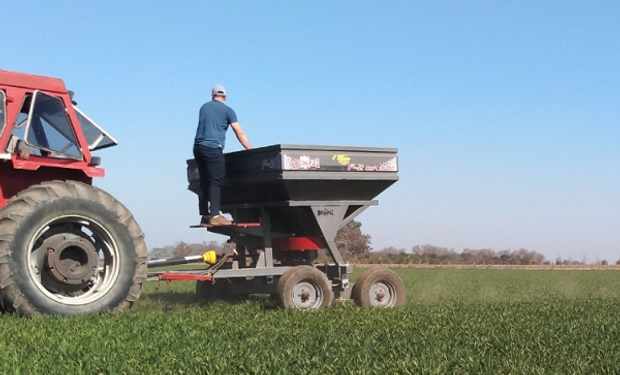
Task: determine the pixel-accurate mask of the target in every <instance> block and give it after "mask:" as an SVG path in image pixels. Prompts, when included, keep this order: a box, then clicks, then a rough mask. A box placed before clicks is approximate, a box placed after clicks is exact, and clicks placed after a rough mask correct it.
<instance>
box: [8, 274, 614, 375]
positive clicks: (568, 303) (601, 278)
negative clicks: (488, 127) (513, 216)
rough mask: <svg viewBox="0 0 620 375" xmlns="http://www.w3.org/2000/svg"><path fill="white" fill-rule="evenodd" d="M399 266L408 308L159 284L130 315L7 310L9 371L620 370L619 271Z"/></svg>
mask: <svg viewBox="0 0 620 375" xmlns="http://www.w3.org/2000/svg"><path fill="white" fill-rule="evenodd" d="M396 272H397V273H399V274H400V275H401V277H402V278H403V281H404V282H405V284H406V287H407V292H408V305H407V306H406V307H405V308H402V309H398V310H378V309H374V310H364V309H359V308H356V307H355V306H353V305H352V304H351V303H350V302H347V303H341V302H337V303H335V304H334V306H333V307H332V308H330V309H326V310H323V311H318V312H310V313H309V312H301V311H283V310H280V309H278V308H277V307H276V306H275V305H274V304H273V302H271V301H270V300H269V298H265V297H262V296H257V297H252V298H250V299H249V300H247V301H244V302H242V303H239V304H234V305H231V304H226V303H223V302H216V303H211V304H204V303H198V302H194V298H193V288H194V285H193V283H189V282H174V283H172V284H170V285H165V284H162V287H161V289H159V290H156V286H157V283H150V284H148V285H147V286H146V289H145V294H144V295H143V297H142V298H141V300H140V301H139V302H138V303H136V305H135V306H134V308H133V309H132V310H131V311H129V312H126V313H123V314H120V315H110V314H101V315H96V316H79V317H39V318H34V319H24V318H19V317H15V316H12V315H5V316H1V317H0V330H1V331H2V332H3V335H2V339H0V373H3V374H31V373H32V374H38V373H40V374H216V373H217V374H220V373H223V374H267V373H268V374H481V373H482V374H616V373H620V350H619V349H620V347H619V345H620V344H619V343H620V340H619V339H620V324H619V323H618V319H617V312H618V311H620V273H617V272H615V271H523V270H452V269H424V270H416V269H399V270H396ZM357 274H359V273H357Z"/></svg>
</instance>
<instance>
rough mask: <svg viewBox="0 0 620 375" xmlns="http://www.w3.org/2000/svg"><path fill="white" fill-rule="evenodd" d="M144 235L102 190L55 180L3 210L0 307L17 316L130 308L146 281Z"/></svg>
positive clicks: (13, 200) (20, 196)
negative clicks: (0, 303)
mask: <svg viewBox="0 0 620 375" xmlns="http://www.w3.org/2000/svg"><path fill="white" fill-rule="evenodd" d="M146 258H147V250H146V245H145V244H144V235H143V234H142V231H141V229H140V227H139V226H138V224H137V223H136V221H135V219H134V217H133V216H132V215H131V213H130V212H129V210H128V209H127V208H126V207H125V206H123V205H122V204H121V203H120V202H118V201H117V200H116V199H114V198H113V197H112V196H111V195H109V194H108V193H106V192H105V191H103V190H101V189H98V188H96V187H93V186H90V185H87V184H84V183H81V182H76V181H50V182H44V183H41V184H39V185H34V186H31V187H30V188H28V189H26V190H24V191H22V192H20V193H19V194H17V195H16V196H14V197H13V198H11V199H10V200H9V202H8V203H7V205H6V206H5V207H4V208H3V209H2V210H1V211H0V301H1V302H2V304H3V307H4V310H6V311H13V312H16V313H17V314H19V315H25V316H33V315H38V314H59V315H76V314H93V313H99V312H103V311H120V310H124V309H127V308H129V307H131V305H132V304H133V302H135V301H136V300H137V299H138V297H139V296H140V294H141V292H142V284H143V283H144V281H145V280H146Z"/></svg>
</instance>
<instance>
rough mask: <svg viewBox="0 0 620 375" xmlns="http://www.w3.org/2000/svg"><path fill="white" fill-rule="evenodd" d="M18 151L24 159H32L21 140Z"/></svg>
mask: <svg viewBox="0 0 620 375" xmlns="http://www.w3.org/2000/svg"><path fill="white" fill-rule="evenodd" d="M17 149H18V154H19V156H21V157H22V159H28V158H29V157H30V150H29V149H28V146H26V144H25V143H24V142H23V141H22V140H19V142H18V143H17Z"/></svg>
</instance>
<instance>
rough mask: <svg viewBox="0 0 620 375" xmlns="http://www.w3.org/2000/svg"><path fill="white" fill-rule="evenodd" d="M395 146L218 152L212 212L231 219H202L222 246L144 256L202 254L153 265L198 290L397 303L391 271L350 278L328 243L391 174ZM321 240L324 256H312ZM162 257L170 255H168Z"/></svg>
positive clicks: (399, 288) (283, 299)
mask: <svg viewBox="0 0 620 375" xmlns="http://www.w3.org/2000/svg"><path fill="white" fill-rule="evenodd" d="M396 153H397V150H396V149H391V148H366V147H364V148H362V147H335V146H297V145H274V146H268V147H261V148H256V149H252V150H244V151H238V152H232V153H228V154H226V179H225V181H224V186H223V187H222V211H224V212H225V213H228V214H230V215H231V216H232V218H233V220H234V224H233V225H231V226H209V227H208V228H207V229H208V230H209V231H210V232H213V233H218V234H222V235H225V236H228V237H229V241H228V242H229V243H230V247H231V249H230V251H228V252H227V253H226V254H220V255H219V256H218V255H216V254H213V253H205V254H203V255H201V256H194V257H188V258H181V259H173V260H168V261H167V262H169V263H166V261H164V262H161V261H156V262H148V263H147V265H148V266H149V267H159V266H162V265H168V264H183V263H190V262H204V263H207V264H210V266H209V267H208V268H206V269H201V270H189V271H176V272H161V273H158V274H157V276H158V278H159V279H160V280H196V293H197V295H198V296H199V297H201V298H204V299H212V298H234V297H235V296H243V295H248V294H271V295H272V296H274V297H275V298H276V299H277V301H278V302H279V304H280V305H281V306H282V307H284V308H301V309H316V308H323V307H327V306H329V305H331V303H332V301H333V299H334V297H336V298H343V299H347V298H353V300H354V301H355V303H356V304H358V305H360V306H364V307H370V306H385V307H398V306H401V305H403V304H404V303H405V288H404V286H403V283H402V281H401V280H400V278H399V277H398V276H397V275H396V274H395V273H394V272H392V271H390V270H388V269H381V268H375V269H369V270H367V271H366V272H364V273H363V274H362V275H361V276H360V277H359V278H358V279H357V282H356V283H355V284H354V285H352V283H350V282H349V277H350V275H351V272H352V270H353V267H352V266H351V265H350V264H348V263H347V262H346V261H345V260H344V259H343V257H342V255H341V253H340V251H339V250H338V247H337V245H336V242H335V237H336V234H337V232H338V230H339V229H341V228H343V227H344V226H345V225H347V223H349V222H350V221H351V220H353V219H354V218H355V217H357V216H358V215H359V214H360V213H362V212H363V211H364V210H366V209H367V208H368V207H370V206H373V205H377V201H376V200H374V198H375V197H376V196H377V195H379V194H380V193H381V192H383V191H384V190H385V189H387V188H388V187H389V186H390V185H392V184H393V183H394V182H396V181H397V180H398V160H397V156H396ZM187 175H188V181H189V190H191V191H192V192H194V193H196V194H200V189H199V174H198V168H197V167H196V163H195V161H194V160H188V161H187ZM321 249H325V250H326V251H327V253H328V254H329V255H330V257H331V259H332V260H333V263H330V264H315V263H316V262H315V261H316V259H317V257H318V252H319V250H321ZM170 262H172V263H170Z"/></svg>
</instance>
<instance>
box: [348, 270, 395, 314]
mask: <svg viewBox="0 0 620 375" xmlns="http://www.w3.org/2000/svg"><path fill="white" fill-rule="evenodd" d="M351 298H353V301H354V302H355V304H356V305H358V306H362V307H401V306H403V305H404V304H405V301H406V299H407V297H406V295H405V286H404V284H403V282H402V280H401V279H400V277H398V275H397V274H396V273H394V271H392V270H389V269H386V268H372V269H369V270H367V271H366V272H364V273H363V274H362V275H361V276H360V277H359V278H358V279H357V282H356V283H355V285H353V291H352V292H351Z"/></svg>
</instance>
